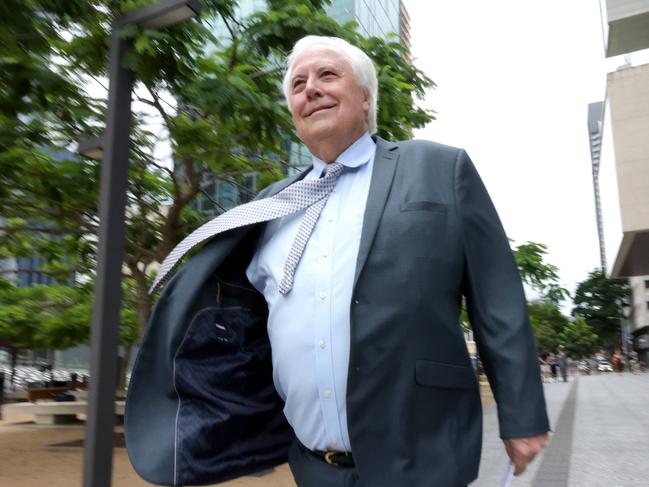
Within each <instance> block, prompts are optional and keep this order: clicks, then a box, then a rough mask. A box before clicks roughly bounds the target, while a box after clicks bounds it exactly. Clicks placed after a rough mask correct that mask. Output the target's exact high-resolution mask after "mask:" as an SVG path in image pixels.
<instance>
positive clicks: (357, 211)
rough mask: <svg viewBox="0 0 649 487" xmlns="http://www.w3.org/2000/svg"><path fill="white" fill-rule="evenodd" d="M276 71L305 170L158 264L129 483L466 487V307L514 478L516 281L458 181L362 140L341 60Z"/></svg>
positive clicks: (471, 414)
mask: <svg viewBox="0 0 649 487" xmlns="http://www.w3.org/2000/svg"><path fill="white" fill-rule="evenodd" d="M287 66H288V68H287V71H286V75H285V78H284V93H285V95H286V99H287V102H288V107H289V109H290V112H291V114H292V117H293V123H294V125H295V130H296V132H297V134H298V136H299V138H300V139H301V140H302V142H303V143H304V144H305V145H306V146H307V147H308V149H309V150H310V151H311V153H312V154H313V161H312V166H311V167H310V168H309V169H307V170H306V171H304V172H303V173H301V174H299V175H296V176H293V177H290V178H288V179H285V180H283V181H281V182H279V183H276V184H274V185H272V186H270V187H269V188H267V189H265V190H264V191H262V193H261V194H260V195H259V197H258V198H257V199H256V200H255V201H253V202H251V203H247V204H246V205H242V206H239V207H237V208H234V209H232V210H230V211H228V212H226V213H224V214H222V215H220V216H219V217H217V218H216V219H214V220H212V221H210V222H208V223H206V224H205V225H203V226H202V227H200V228H199V229H198V230H196V231H195V232H194V233H192V234H191V235H190V236H189V237H187V238H186V239H185V240H184V241H183V242H181V243H180V244H179V245H178V246H177V247H176V249H174V250H173V251H172V252H171V253H170V255H169V257H167V259H165V261H164V262H163V263H162V266H161V268H160V272H159V274H158V276H157V278H156V281H155V282H154V286H153V289H154V290H155V289H157V288H158V287H163V290H162V294H161V296H160V299H159V301H158V303H157V305H156V308H155V310H154V312H153V314H152V317H151V321H150V323H149V327H148V330H147V333H146V336H145V337H144V340H143V343H142V346H141V348H140V351H139V355H138V358H137V361H136V364H135V367H134V370H133V374H132V379H131V382H130V385H129V392H128V398H127V403H126V417H125V431H126V444H127V448H128V453H129V457H130V459H131V461H132V463H133V464H134V466H135V469H136V471H137V472H138V473H139V474H140V475H142V476H143V477H144V478H145V479H147V480H149V481H150V482H154V483H158V484H163V485H170V484H171V485H188V484H190V485H193V484H210V483H218V482H223V481H225V480H228V479H232V478H235V477H238V476H241V475H249V474H252V473H254V472H259V471H263V470H265V469H268V468H270V467H272V466H274V465H278V464H280V463H283V462H286V461H287V460H288V462H289V466H290V469H291V472H292V473H293V476H294V477H295V481H296V483H297V485H298V486H299V487H343V486H345V487H350V486H354V487H370V486H371V487H405V486H408V487H430V486H432V485H434V486H436V487H458V486H466V485H467V484H469V483H470V482H472V481H473V480H474V479H475V478H476V477H477V475H478V466H479V462H480V449H481V444H482V414H481V404H480V391H479V387H478V383H477V381H476V379H475V375H474V373H473V370H472V368H471V362H470V358H469V355H468V352H467V348H466V344H465V341H464V334H463V331H462V328H461V326H460V320H459V318H460V312H461V309H462V296H465V298H466V305H467V309H468V312H469V317H470V320H471V323H472V325H473V328H474V334H475V337H476V342H477V345H478V349H479V353H480V357H481V360H482V362H483V364H484V367H485V371H486V374H487V377H488V379H489V382H490V384H491V388H492V390H493V394H494V397H495V400H496V403H497V406H498V416H499V421H500V436H501V437H502V439H503V443H504V448H505V450H506V452H507V454H508V455H509V457H510V459H511V461H512V462H513V463H514V465H515V470H516V473H517V474H520V473H521V472H523V471H524V470H525V468H526V466H527V465H528V464H529V462H531V461H532V459H533V458H534V457H535V456H536V455H537V454H538V453H539V452H540V451H541V450H542V449H543V448H544V446H545V445H546V443H547V432H548V430H549V422H548V417H547V413H546V407H545V400H544V397H543V387H542V384H541V381H540V379H539V377H540V371H539V366H538V363H537V360H536V352H535V350H536V347H535V343H534V338H533V334H532V329H531V327H530V323H529V319H528V315H527V305H526V301H525V296H524V293H523V288H522V284H521V280H520V276H519V273H518V269H517V266H516V263H515V261H514V258H513V255H512V252H511V250H510V246H509V242H508V239H507V237H506V235H505V232H504V230H503V228H502V226H501V223H500V220H499V218H498V215H497V213H496V210H495V209H494V206H493V204H492V202H491V200H490V198H489V195H488V193H487V191H486V189H485V187H484V185H483V184H482V181H481V180H480V177H479V175H478V173H477V171H476V169H475V167H474V166H473V163H472V162H471V160H470V158H469V156H468V155H467V153H466V152H465V151H463V150H461V149H457V148H453V147H449V146H445V145H441V144H438V143H434V142H428V141H423V140H413V141H403V142H391V141H387V140H384V139H382V138H381V137H378V136H377V135H376V132H377V121H376V120H377V119H376V113H377V109H378V104H377V91H378V90H377V86H378V83H377V75H376V69H375V67H374V65H373V63H372V61H371V60H370V58H369V57H368V56H367V55H366V54H365V53H364V52H362V51H361V50H359V49H358V48H356V47H354V46H352V45H350V44H349V43H347V42H346V41H344V40H342V39H338V38H331V37H317V36H307V37H305V38H303V39H301V40H300V41H298V42H297V44H296V45H295V46H294V48H293V51H292V53H291V55H290V56H289V57H288V60H287ZM199 243H203V246H202V248H201V249H200V250H197V251H195V252H193V255H192V257H191V258H190V259H188V261H187V262H186V263H185V265H184V266H182V268H181V269H180V270H179V272H177V273H176V274H175V276H173V278H170V277H171V275H172V273H173V271H174V270H175V269H177V268H179V267H180V261H181V259H182V258H183V256H184V255H185V254H186V253H188V252H189V251H190V250H192V249H193V248H194V247H195V246H196V245H198V244H199Z"/></svg>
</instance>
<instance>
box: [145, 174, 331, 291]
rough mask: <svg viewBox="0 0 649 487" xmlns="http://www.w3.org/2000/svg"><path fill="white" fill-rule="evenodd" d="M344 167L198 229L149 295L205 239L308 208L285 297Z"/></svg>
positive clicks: (288, 264) (169, 260)
mask: <svg viewBox="0 0 649 487" xmlns="http://www.w3.org/2000/svg"><path fill="white" fill-rule="evenodd" d="M343 167H344V166H343V165H342V164H340V163H338V162H334V163H331V164H328V165H327V168H326V169H325V175H324V177H322V178H320V179H309V180H302V181H298V182H296V183H293V184H291V185H290V186H288V187H286V188H284V189H283V190H282V191H280V192H279V193H277V194H276V195H273V196H271V197H269V198H264V199H261V200H257V201H251V202H250V203H246V204H245V205H241V206H237V207H236V208H232V209H231V210H228V211H226V212H225V213H223V214H221V215H219V216H217V217H216V218H214V219H213V220H210V221H209V222H207V223H205V224H204V225H202V226H200V227H198V228H197V229H196V230H194V231H193V232H192V233H191V234H189V235H188V236H187V237H185V238H184V239H183V240H182V241H181V242H180V243H179V244H178V245H176V247H175V248H174V249H173V250H172V251H171V252H170V253H169V255H168V256H167V257H166V258H165V260H164V261H163V262H162V265H161V266H160V271H159V272H158V275H157V276H156V278H155V281H153V285H152V286H151V289H149V293H153V292H155V290H156V289H158V287H160V286H162V285H163V284H164V283H165V282H167V280H168V279H169V278H170V277H171V275H172V274H173V271H174V270H175V269H176V267H178V264H180V261H181V260H182V258H183V257H184V256H185V254H187V252H189V251H190V250H191V249H192V248H193V247H194V246H195V245H198V244H199V243H201V242H203V241H204V240H207V239H208V238H211V237H214V236H215V235H218V234H219V233H223V232H225V231H227V230H232V229H233V228H239V227H243V226H246V225H252V224H253V223H261V222H266V221H269V220H274V219H276V218H280V217H283V216H286V215H290V214H292V213H296V212H298V211H300V210H303V209H304V208H307V207H308V209H307V211H306V214H305V215H304V219H303V220H302V223H301V224H300V228H299V229H298V232H297V235H296V237H295V241H294V242H293V245H292V246H291V250H290V251H289V255H288V258H287V260H286V265H285V267H284V276H283V278H282V281H281V282H280V285H279V291H280V292H281V293H282V294H286V293H288V292H289V291H290V290H291V288H292V286H293V275H294V273H295V269H296V268H297V264H298V263H299V261H300V258H301V256H302V252H303V251H304V248H305V247H306V244H307V242H308V241H309V237H310V236H311V233H312V232H313V228H314V227H315V223H316V221H317V220H318V217H319V216H320V212H322V209H323V208H324V206H325V203H326V202H327V198H328V197H329V194H330V193H331V191H333V188H334V185H335V184H336V179H337V178H338V176H339V175H340V173H341V172H342V170H343Z"/></svg>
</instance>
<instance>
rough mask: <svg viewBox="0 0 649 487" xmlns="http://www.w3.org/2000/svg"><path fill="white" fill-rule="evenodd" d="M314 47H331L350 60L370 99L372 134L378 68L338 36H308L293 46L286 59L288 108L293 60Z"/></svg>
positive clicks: (376, 96) (359, 83)
mask: <svg viewBox="0 0 649 487" xmlns="http://www.w3.org/2000/svg"><path fill="white" fill-rule="evenodd" d="M312 47H321V48H325V49H331V50H333V51H334V52H336V53H338V54H341V55H342V56H344V57H345V59H346V60H347V61H348V62H349V64H350V65H351V67H352V71H353V73H354V78H355V79H356V82H357V83H358V85H359V86H360V87H361V88H362V89H364V90H366V91H367V94H368V96H369V99H370V109H369V111H368V112H367V130H368V132H369V133H370V135H373V134H375V133H376V130H377V127H376V111H377V107H378V92H379V83H378V79H377V77H376V68H375V67H374V63H373V62H372V60H371V59H370V58H369V56H368V55H367V54H365V53H364V52H363V51H361V50H360V49H359V48H358V47H356V46H352V45H351V44H350V43H349V42H347V41H345V40H343V39H340V38H338V37H325V36H306V37H303V38H302V39H300V40H299V41H297V42H296V43H295V46H293V50H292V51H291V54H289V56H288V58H287V59H286V65H287V69H286V74H284V82H283V83H282V87H283V89H284V96H285V97H286V101H287V102H288V109H289V110H290V109H291V74H292V73H293V62H294V61H295V58H296V57H297V56H298V55H299V54H300V53H302V52H304V51H306V50H307V49H310V48H312Z"/></svg>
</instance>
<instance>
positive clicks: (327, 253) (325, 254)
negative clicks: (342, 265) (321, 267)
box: [322, 249, 329, 257]
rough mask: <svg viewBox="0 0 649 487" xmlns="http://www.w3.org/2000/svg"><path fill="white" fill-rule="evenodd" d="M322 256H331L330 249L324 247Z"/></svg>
mask: <svg viewBox="0 0 649 487" xmlns="http://www.w3.org/2000/svg"><path fill="white" fill-rule="evenodd" d="M322 256H323V257H329V249H324V251H323V252H322Z"/></svg>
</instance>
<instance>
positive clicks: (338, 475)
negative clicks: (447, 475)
mask: <svg viewBox="0 0 649 487" xmlns="http://www.w3.org/2000/svg"><path fill="white" fill-rule="evenodd" d="M288 466H289V467H291V473H292V474H293V477H294V478H295V483H296V484H297V486H298V487H368V486H366V485H365V484H363V483H361V481H360V480H359V478H358V473H356V469H354V468H348V467H347V468H345V467H334V466H332V465H329V464H327V463H326V462H325V461H324V460H321V459H320V458H317V457H315V456H313V455H312V454H311V453H309V452H308V451H307V449H306V448H305V447H304V446H302V445H301V444H300V442H298V441H297V440H296V439H294V440H293V443H292V444H291V449H290V450H289V452H288ZM395 487H406V486H395ZM431 487H433V486H431ZM435 487H441V486H435Z"/></svg>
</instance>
